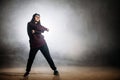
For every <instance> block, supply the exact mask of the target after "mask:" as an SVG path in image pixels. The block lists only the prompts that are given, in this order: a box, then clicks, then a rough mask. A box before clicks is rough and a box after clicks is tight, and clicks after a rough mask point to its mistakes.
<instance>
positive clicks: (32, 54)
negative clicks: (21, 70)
mask: <svg viewBox="0 0 120 80" xmlns="http://www.w3.org/2000/svg"><path fill="white" fill-rule="evenodd" d="M38 50H39V49H37V48H31V49H30V52H29V58H28V62H27V66H26V73H28V74H29V72H30V70H31V66H32V64H33V61H34V58H35V55H36V53H37V51H38Z"/></svg>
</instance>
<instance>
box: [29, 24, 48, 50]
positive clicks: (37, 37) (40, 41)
mask: <svg viewBox="0 0 120 80" xmlns="http://www.w3.org/2000/svg"><path fill="white" fill-rule="evenodd" d="M32 30H35V33H32ZM45 30H47V28H45V27H44V26H42V25H40V24H34V23H32V22H29V23H28V25H27V32H28V36H29V39H30V40H29V42H30V47H31V48H38V47H41V46H42V45H44V44H46V41H45V40H44V36H43V35H42V34H41V33H43V32H44V31H45Z"/></svg>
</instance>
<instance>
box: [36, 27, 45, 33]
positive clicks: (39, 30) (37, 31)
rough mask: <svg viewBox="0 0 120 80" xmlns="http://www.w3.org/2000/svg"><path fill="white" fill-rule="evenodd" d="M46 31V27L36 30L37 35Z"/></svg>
mask: <svg viewBox="0 0 120 80" xmlns="http://www.w3.org/2000/svg"><path fill="white" fill-rule="evenodd" d="M44 31H47V28H45V27H44V26H40V27H39V28H38V29H37V30H35V32H36V33H43V32H44Z"/></svg>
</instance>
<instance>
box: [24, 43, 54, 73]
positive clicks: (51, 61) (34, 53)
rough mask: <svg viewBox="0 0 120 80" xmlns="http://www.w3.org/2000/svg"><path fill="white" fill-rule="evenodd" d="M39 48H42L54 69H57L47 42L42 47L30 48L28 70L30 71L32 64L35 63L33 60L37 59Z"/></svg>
mask: <svg viewBox="0 0 120 80" xmlns="http://www.w3.org/2000/svg"><path fill="white" fill-rule="evenodd" d="M38 50H40V51H41V52H42V54H43V56H44V57H45V58H46V60H47V62H48V64H49V65H50V67H51V68H52V70H56V67H55V64H54V62H53V60H52V58H51V56H50V53H49V49H48V46H47V44H45V45H43V46H42V47H40V48H30V53H29V58H28V62H27V66H26V71H27V72H30V70H31V66H32V64H33V61H34V59H35V55H36V53H37V51H38Z"/></svg>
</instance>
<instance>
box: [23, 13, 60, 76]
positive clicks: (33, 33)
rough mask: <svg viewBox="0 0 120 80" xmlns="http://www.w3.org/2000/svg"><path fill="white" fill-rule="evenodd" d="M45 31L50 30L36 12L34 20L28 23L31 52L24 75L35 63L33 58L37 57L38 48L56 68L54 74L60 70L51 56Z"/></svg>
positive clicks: (53, 67) (52, 66) (26, 74)
mask: <svg viewBox="0 0 120 80" xmlns="http://www.w3.org/2000/svg"><path fill="white" fill-rule="evenodd" d="M44 31H49V29H48V28H45V27H44V26H42V25H41V23H40V15H39V14H37V13H35V14H34V15H33V17H32V20H31V21H30V22H29V23H28V25H27V32H28V36H29V39H30V40H29V42H30V52H29V58H28V62H27V66H26V72H25V74H24V77H26V76H28V75H29V72H30V70H31V66H32V64H33V60H34V58H35V55H36V53H37V51H38V50H40V51H41V53H42V54H43V56H44V57H45V58H46V60H47V62H48V63H49V65H50V67H51V68H52V70H54V75H58V74H59V72H58V71H57V68H56V66H55V64H54V62H53V60H52V58H51V56H50V53H49V49H48V46H47V44H46V41H45V40H44V36H43V35H42V34H41V33H43V32H44Z"/></svg>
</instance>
